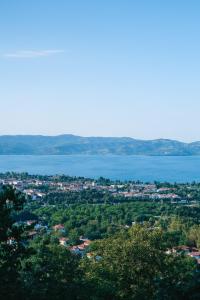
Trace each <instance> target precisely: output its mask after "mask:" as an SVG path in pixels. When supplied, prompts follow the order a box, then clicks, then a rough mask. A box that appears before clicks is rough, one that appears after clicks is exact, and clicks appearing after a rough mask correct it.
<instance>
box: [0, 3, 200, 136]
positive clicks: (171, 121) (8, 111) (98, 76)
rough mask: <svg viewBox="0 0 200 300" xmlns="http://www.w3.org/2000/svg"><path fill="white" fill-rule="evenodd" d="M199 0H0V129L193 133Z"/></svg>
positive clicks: (198, 108)
mask: <svg viewBox="0 0 200 300" xmlns="http://www.w3.org/2000/svg"><path fill="white" fill-rule="evenodd" d="M199 15H200V1H194V0H190V1H188V0H167V1H161V0H158V1H155V0H151V1H150V0H146V1H145V0H137V1H136V0H135V1H134V0H99V1H98V0H97V1H96V0H91V1H88V0H84V1H83V0H71V1H68V0H28V1H27V0H17V1H16V0H9V1H8V0H2V1H0V102H1V110H0V134H49V135H54V134H62V133H73V134H79V135H84V136H94V135H95V136H131V137H135V138H141V139H153V138H161V137H162V138H173V139H180V140H185V141H192V140H200V130H199V129H200V117H199V114H200V17H199Z"/></svg>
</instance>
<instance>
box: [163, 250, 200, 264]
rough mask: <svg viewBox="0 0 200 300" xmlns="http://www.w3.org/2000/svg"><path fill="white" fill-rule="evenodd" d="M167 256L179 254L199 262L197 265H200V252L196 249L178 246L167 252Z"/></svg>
mask: <svg viewBox="0 0 200 300" xmlns="http://www.w3.org/2000/svg"><path fill="white" fill-rule="evenodd" d="M166 253H167V254H171V253H175V254H177V255H179V254H185V255H187V256H189V257H191V258H193V259H195V260H196V261H197V263H198V264H199V265H200V251H199V250H198V249H197V248H195V247H189V246H185V245H183V246H178V247H174V248H172V249H169V250H167V252H166Z"/></svg>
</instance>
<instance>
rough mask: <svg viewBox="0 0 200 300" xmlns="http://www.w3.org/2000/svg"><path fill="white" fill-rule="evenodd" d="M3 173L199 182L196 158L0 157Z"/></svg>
mask: <svg viewBox="0 0 200 300" xmlns="http://www.w3.org/2000/svg"><path fill="white" fill-rule="evenodd" d="M6 171H15V172H28V173H30V174H42V175H44V174H50V175H54V174H66V175H71V176H85V177H90V178H98V177H100V176H103V177H106V178H110V179H120V180H126V179H127V180H142V181H154V180H158V181H169V182H174V181H176V182H191V181H193V180H195V181H200V156H179V157H177V156H170V157H166V156H157V157H155V156H154V157H150V156H112V155H109V156H99V155H66V156H65V155H63V156H32V155H21V156H16V155H0V172H6Z"/></svg>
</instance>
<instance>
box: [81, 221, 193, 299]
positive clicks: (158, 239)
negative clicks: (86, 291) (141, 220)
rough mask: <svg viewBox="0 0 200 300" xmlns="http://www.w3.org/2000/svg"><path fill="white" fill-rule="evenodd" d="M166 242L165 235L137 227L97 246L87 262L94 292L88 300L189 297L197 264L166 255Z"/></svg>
mask: <svg viewBox="0 0 200 300" xmlns="http://www.w3.org/2000/svg"><path fill="white" fill-rule="evenodd" d="M163 238H164V235H163V233H162V231H160V230H154V229H151V228H149V227H147V226H139V225H137V226H134V227H132V228H131V229H130V230H129V231H128V232H125V231H124V232H122V233H120V234H118V235H115V236H113V237H111V238H109V239H106V240H104V241H101V242H97V243H96V250H95V249H94V251H93V254H94V256H93V259H89V261H88V260H86V261H84V262H83V269H84V270H85V278H86V281H87V285H90V287H91V290H92V289H93V296H91V298H88V299H113V300H114V299H121V300H122V299H123V300H126V299H130V300H131V299H134V300H136V299H138V300H139V299H152V300H153V299H159V300H160V299H170V300H172V299H174V300H175V299H184V297H185V295H187V296H188V290H189V288H190V287H191V286H190V285H191V284H192V285H193V284H194V274H195V270H196V264H195V262H193V260H191V259H190V258H185V257H181V256H176V255H169V254H166V253H165V246H164V245H165V243H166V242H165V241H164V240H163ZM91 294H92V293H91ZM94 295H95V296H94ZM185 299H186V298H185ZM188 299H190V298H188ZM191 299H192V298H191Z"/></svg>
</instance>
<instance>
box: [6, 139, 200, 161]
mask: <svg viewBox="0 0 200 300" xmlns="http://www.w3.org/2000/svg"><path fill="white" fill-rule="evenodd" d="M3 154H5V155H64V154H65V155H70V154H94V155H95V154H96V155H98V154H100V155H106V154H116V155H165V156H167V155H177V156H180V155H200V142H193V143H183V142H179V141H175V140H168V139H156V140H137V139H133V138H128V137H119V138H118V137H81V136H75V135H71V134H64V135H58V136H42V135H3V136H0V155H3Z"/></svg>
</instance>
